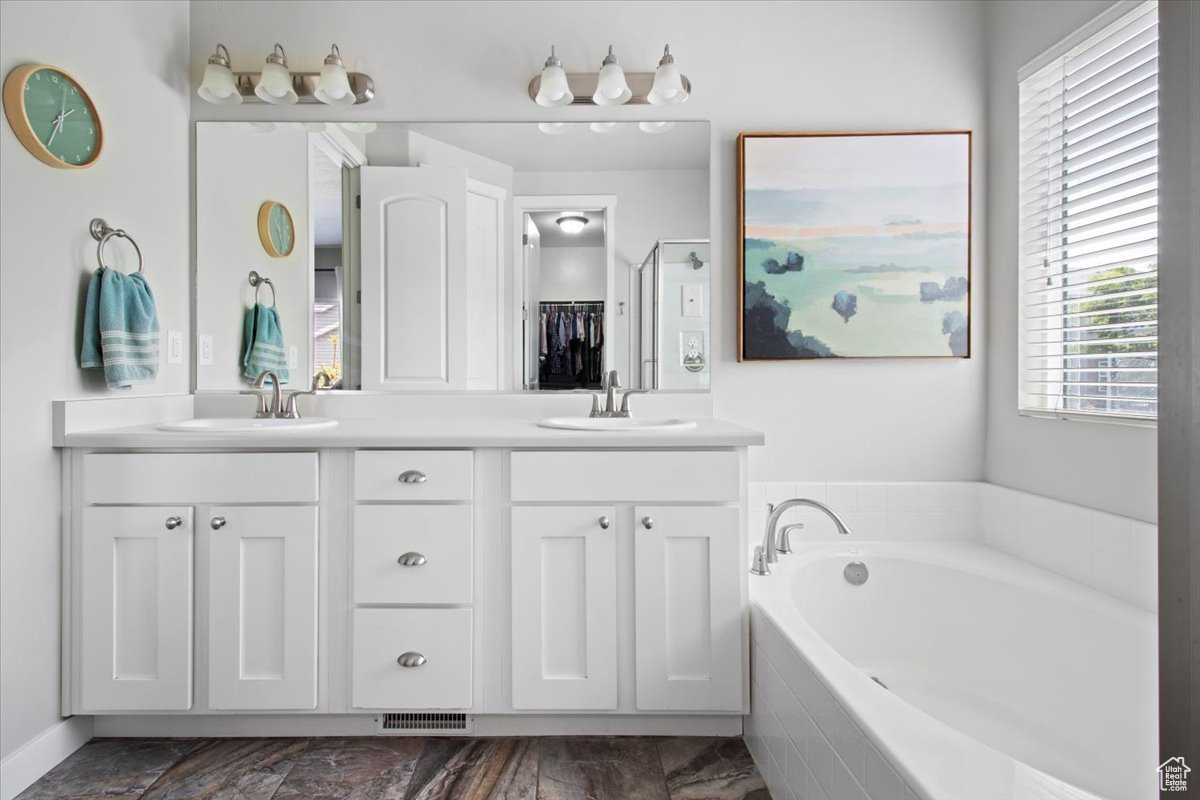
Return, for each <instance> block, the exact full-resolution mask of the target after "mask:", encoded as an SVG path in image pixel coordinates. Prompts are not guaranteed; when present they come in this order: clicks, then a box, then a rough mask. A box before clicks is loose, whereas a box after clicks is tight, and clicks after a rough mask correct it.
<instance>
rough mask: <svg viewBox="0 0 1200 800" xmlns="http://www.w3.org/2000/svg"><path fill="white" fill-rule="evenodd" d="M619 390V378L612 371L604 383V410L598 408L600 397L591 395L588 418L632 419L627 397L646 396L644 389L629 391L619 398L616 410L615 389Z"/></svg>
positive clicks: (615, 372) (614, 371)
mask: <svg viewBox="0 0 1200 800" xmlns="http://www.w3.org/2000/svg"><path fill="white" fill-rule="evenodd" d="M620 388H621V376H620V375H619V374H617V371H616V370H615V369H614V370H612V371H611V372H609V373H608V376H607V378H606V379H605V381H604V389H605V400H604V408H603V409H601V408H600V395H597V394H593V395H592V412H591V413H590V414H589V415H588V416H589V417H632V416H633V412H632V411H630V410H629V396H630V395H632V394H646V390H645V389H629V390H628V391H626V392H625V394H624V395H622V397H621V407H620V408H617V389H620Z"/></svg>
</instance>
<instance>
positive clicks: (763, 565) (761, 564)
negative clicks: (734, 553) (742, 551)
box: [750, 497, 850, 575]
mask: <svg viewBox="0 0 1200 800" xmlns="http://www.w3.org/2000/svg"><path fill="white" fill-rule="evenodd" d="M796 506H806V507H808V508H815V509H817V510H818V511H823V512H825V513H826V514H828V515H829V518H830V519H831V520H833V524H834V525H836V526H837V529H838V533H840V534H842V535H843V536H845V535H848V534H849V533H850V528H849V526H847V525H846V523H845V521H844V520H843V519H842V518H841V517H839V516H838V514H837V512H836V511H834V510H833V509H832V508H830V507H829V506H827V505H825V504H824V503H820V502H818V501H816V500H809V499H808V498H806V497H793V498H792V499H791V500H784V501H783V502H782V503H780V504H779V505H776V506H772V507H771V516H769V517H767V531H766V535H765V536H764V537H763V543H762V544H760V545H758V546H757V547H755V548H754V563H753V564H751V565H750V573H751V574H752V575H770V574H771V565H772V564H774V563H775V562H777V561H778V560H779V556H778V555H777V554H776V553H777V552H778V551H777V548H776V544H775V543H776V533H775V528H776V527H777V526H778V525H779V518H780V517H782V516H783V513H784V512H785V511H787V510H788V509H791V508H795V507H796Z"/></svg>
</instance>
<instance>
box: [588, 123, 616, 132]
mask: <svg viewBox="0 0 1200 800" xmlns="http://www.w3.org/2000/svg"><path fill="white" fill-rule="evenodd" d="M620 127H621V124H620V123H619V122H611V121H610V122H593V123H591V124H590V125H588V130H590V131H591V132H592V133H612V132H613V131H615V130H618V129H619V128H620Z"/></svg>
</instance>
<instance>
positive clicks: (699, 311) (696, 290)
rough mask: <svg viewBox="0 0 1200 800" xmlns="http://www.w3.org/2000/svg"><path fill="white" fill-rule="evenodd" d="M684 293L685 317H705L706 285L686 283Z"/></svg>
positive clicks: (683, 288)
mask: <svg viewBox="0 0 1200 800" xmlns="http://www.w3.org/2000/svg"><path fill="white" fill-rule="evenodd" d="M682 291H683V311H682V314H683V316H685V317H703V316H704V284H703V283H685V284H683V286H682Z"/></svg>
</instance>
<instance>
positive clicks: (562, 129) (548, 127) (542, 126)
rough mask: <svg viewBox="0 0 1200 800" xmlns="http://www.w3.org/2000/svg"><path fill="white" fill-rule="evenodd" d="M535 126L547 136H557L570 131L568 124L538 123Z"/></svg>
mask: <svg viewBox="0 0 1200 800" xmlns="http://www.w3.org/2000/svg"><path fill="white" fill-rule="evenodd" d="M537 126H538V130H539V131H541V132H542V133H544V134H546V135H547V136H558V135H560V134H563V133H567V132H569V131H570V130H571V125H570V123H568V122H539V123H538V124H537Z"/></svg>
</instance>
